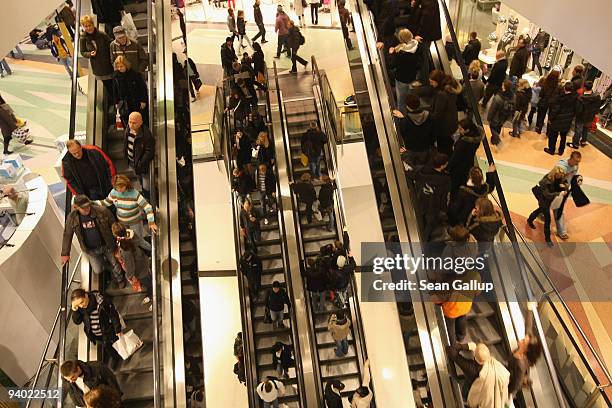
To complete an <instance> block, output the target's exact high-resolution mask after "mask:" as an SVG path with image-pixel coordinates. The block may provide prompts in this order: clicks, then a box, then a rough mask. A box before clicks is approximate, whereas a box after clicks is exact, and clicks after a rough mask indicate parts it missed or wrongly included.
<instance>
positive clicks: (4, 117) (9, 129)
mask: <svg viewBox="0 0 612 408" xmlns="http://www.w3.org/2000/svg"><path fill="white" fill-rule="evenodd" d="M0 98H1V97H0ZM15 129H17V118H16V117H15V114H14V113H13V110H12V109H11V107H10V106H9V105H8V104H7V103H6V102H5V101H4V100H1V101H0V130H1V131H2V136H3V137H4V139H5V140H9V141H10V140H11V138H12V136H13V131H14V130H15ZM67 154H69V153H67Z"/></svg>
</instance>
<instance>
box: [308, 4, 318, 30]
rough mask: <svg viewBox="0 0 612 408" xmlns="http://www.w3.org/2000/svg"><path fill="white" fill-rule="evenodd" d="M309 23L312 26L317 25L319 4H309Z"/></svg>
mask: <svg viewBox="0 0 612 408" xmlns="http://www.w3.org/2000/svg"><path fill="white" fill-rule="evenodd" d="M310 21H312V24H315V25H317V24H319V3H311V4H310Z"/></svg>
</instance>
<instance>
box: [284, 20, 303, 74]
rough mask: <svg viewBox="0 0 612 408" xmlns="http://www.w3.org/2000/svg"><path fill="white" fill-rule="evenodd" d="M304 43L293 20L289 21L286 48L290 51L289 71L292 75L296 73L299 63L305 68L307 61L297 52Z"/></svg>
mask: <svg viewBox="0 0 612 408" xmlns="http://www.w3.org/2000/svg"><path fill="white" fill-rule="evenodd" d="M305 42H306V40H305V38H304V35H303V34H302V33H301V32H300V29H299V28H298V27H296V25H295V23H294V22H293V20H289V31H288V34H287V46H288V48H289V49H290V50H291V70H290V71H289V72H290V73H292V74H295V73H297V66H296V65H297V64H296V62H299V63H300V64H302V65H303V66H304V68H306V67H307V66H308V61H306V60H305V59H304V58H302V57H300V56H299V55H298V53H297V52H298V50H299V49H300V47H301V46H302V45H304V43H305Z"/></svg>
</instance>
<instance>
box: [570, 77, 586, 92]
mask: <svg viewBox="0 0 612 408" xmlns="http://www.w3.org/2000/svg"><path fill="white" fill-rule="evenodd" d="M570 82H571V83H572V85H574V91H578V90H579V89H580V88H582V85H584V78H583V77H582V76H581V75H574V76H572V79H570Z"/></svg>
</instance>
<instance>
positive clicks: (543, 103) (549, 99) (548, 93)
mask: <svg viewBox="0 0 612 408" xmlns="http://www.w3.org/2000/svg"><path fill="white" fill-rule="evenodd" d="M562 93H563V91H562V90H561V88H560V87H558V86H557V87H554V88H552V89H549V88H545V87H544V86H543V87H542V90H541V91H540V100H539V101H538V109H544V108H546V107H548V106H550V105H551V104H552V103H553V102H554V101H555V99H557V98H558V97H559V96H561V94H562Z"/></svg>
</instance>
